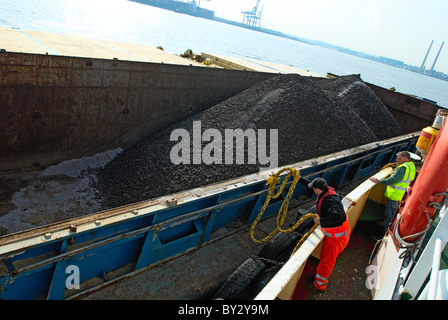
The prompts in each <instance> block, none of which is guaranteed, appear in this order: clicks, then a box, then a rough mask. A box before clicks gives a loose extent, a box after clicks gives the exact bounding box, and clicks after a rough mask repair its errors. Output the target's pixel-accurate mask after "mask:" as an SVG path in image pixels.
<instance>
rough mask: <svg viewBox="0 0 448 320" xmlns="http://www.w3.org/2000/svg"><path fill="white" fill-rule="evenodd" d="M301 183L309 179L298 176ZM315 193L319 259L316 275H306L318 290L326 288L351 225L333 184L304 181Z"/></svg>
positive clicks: (319, 180)
mask: <svg viewBox="0 0 448 320" xmlns="http://www.w3.org/2000/svg"><path fill="white" fill-rule="evenodd" d="M299 181H300V182H301V183H302V184H306V183H307V182H308V181H309V180H307V179H304V178H300V180H299ZM307 186H308V187H309V188H312V189H313V191H314V193H315V194H316V196H317V199H316V207H317V217H316V218H314V222H315V223H317V224H320V226H321V230H322V232H323V234H324V239H323V244H322V251H321V254H320V262H319V265H318V266H317V271H316V276H315V277H314V279H313V278H310V279H308V281H307V285H308V286H309V287H310V288H312V289H316V290H318V291H320V292H325V290H326V289H327V285H328V280H329V278H330V275H331V272H332V271H333V268H334V265H335V264H336V258H337V257H338V256H339V255H340V254H341V253H342V251H343V250H344V249H345V247H346V246H347V243H348V240H349V239H350V225H349V222H348V218H347V214H346V213H345V211H344V207H343V205H342V202H341V200H340V199H339V197H338V195H337V193H336V192H335V191H334V189H333V188H332V187H329V186H328V184H327V182H326V181H325V180H324V179H322V178H316V179H314V180H313V181H312V182H310V183H307Z"/></svg>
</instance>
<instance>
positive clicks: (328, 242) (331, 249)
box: [314, 219, 350, 290]
mask: <svg viewBox="0 0 448 320" xmlns="http://www.w3.org/2000/svg"><path fill="white" fill-rule="evenodd" d="M322 231H323V233H324V235H325V237H324V240H323V244H322V251H321V254H320V262H319V265H318V266H317V271H316V278H315V280H314V286H315V287H316V288H318V289H320V290H325V289H327V285H328V279H329V278H330V275H331V272H332V271H333V268H334V265H335V263H336V258H337V257H338V256H339V255H340V254H341V252H342V251H343V250H344V248H345V247H346V246H347V243H348V240H349V238H350V225H349V223H348V219H347V220H345V222H344V223H343V224H342V225H341V226H339V227H335V228H322Z"/></svg>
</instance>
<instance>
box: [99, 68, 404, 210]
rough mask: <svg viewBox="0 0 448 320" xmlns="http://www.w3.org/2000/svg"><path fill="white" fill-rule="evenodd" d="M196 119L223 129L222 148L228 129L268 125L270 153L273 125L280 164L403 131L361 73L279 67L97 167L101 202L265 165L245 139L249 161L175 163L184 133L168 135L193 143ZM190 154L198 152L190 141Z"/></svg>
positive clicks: (108, 204)
mask: <svg viewBox="0 0 448 320" xmlns="http://www.w3.org/2000/svg"><path fill="white" fill-rule="evenodd" d="M194 121H200V124H201V129H202V132H204V131H205V130H207V129H216V130H218V131H215V133H216V132H219V133H220V134H221V136H222V145H223V147H222V148H223V149H222V150H225V149H224V147H225V136H226V131H225V130H226V129H232V130H233V129H238V128H240V129H242V130H246V129H253V130H254V132H256V133H257V137H260V136H259V132H260V131H258V130H259V129H266V130H267V133H268V134H267V146H266V149H267V156H269V151H270V150H271V146H270V144H269V138H270V136H271V134H270V133H271V132H272V131H270V130H274V129H277V130H278V131H277V132H278V166H283V165H287V164H291V163H295V162H298V161H302V160H306V159H311V158H314V157H317V156H321V155H325V154H329V153H332V152H336V151H340V150H344V149H348V148H352V147H355V146H358V145H362V144H366V143H370V142H373V141H376V140H381V139H386V138H391V137H394V136H397V135H400V134H401V130H400V128H399V127H398V125H397V123H396V122H395V120H394V119H393V117H392V115H391V114H390V113H389V111H388V110H387V108H386V107H385V106H384V105H383V104H382V103H381V101H380V100H379V99H378V98H377V97H376V95H375V94H374V93H373V92H372V91H371V90H370V88H368V87H367V85H365V84H364V83H363V82H362V80H361V79H360V78H359V76H347V77H341V78H337V79H326V80H323V81H319V82H316V83H315V82H314V81H313V80H311V79H310V78H306V77H301V76H299V75H293V74H290V75H280V76H277V77H274V78H272V79H269V80H267V81H264V82H262V83H259V84H257V85H255V86H253V87H251V88H249V89H247V90H245V91H243V92H241V93H240V94H238V95H236V96H234V97H232V98H230V99H228V100H226V101H224V102H221V103H219V104H217V105H215V106H213V107H211V108H209V109H207V110H205V111H203V112H202V113H199V114H196V115H193V116H192V117H190V118H188V119H185V120H183V121H181V122H178V123H175V124H173V125H171V126H169V127H167V128H166V129H164V130H162V131H159V132H158V133H156V134H153V135H151V136H148V137H147V138H146V139H144V140H142V141H140V142H138V143H136V144H135V145H134V146H132V147H131V148H129V149H127V150H125V151H123V152H122V153H120V154H119V155H118V156H117V157H116V158H115V159H114V160H112V161H111V162H109V163H108V164H107V165H106V166H105V167H103V168H101V169H97V170H95V171H94V173H95V175H96V179H97V180H96V182H95V186H94V187H95V188H96V190H97V198H98V200H100V201H101V206H102V207H103V209H109V208H114V207H117V206H121V205H125V204H129V203H133V202H137V201H142V200H148V199H151V198H155V197H159V196H164V195H168V194H172V193H176V192H179V191H182V190H188V189H192V188H196V187H199V186H204V185H207V184H211V183H215V182H219V181H223V180H228V179H231V178H235V177H239V176H244V175H247V174H251V173H254V172H258V171H259V169H260V168H261V167H268V165H266V164H263V163H260V161H259V160H260V158H259V157H257V163H255V164H248V162H247V157H248V155H251V154H252V155H253V153H248V147H247V145H248V144H247V143H246V144H245V150H244V153H245V155H246V158H245V159H246V160H245V161H244V163H245V164H224V151H222V155H223V156H222V159H223V164H204V163H201V164H192V163H191V162H190V164H179V165H175V164H173V163H172V161H171V158H170V152H171V150H172V148H173V147H174V146H176V145H177V146H179V142H178V141H179V140H176V141H170V135H171V133H172V132H173V131H174V130H175V129H185V130H186V132H188V134H189V137H190V144H191V146H192V143H193V141H192V140H193V122H194ZM215 142H216V141H215ZM209 144H210V142H208V141H206V142H203V143H202V149H201V150H206V149H204V148H206V146H207V145H209ZM234 147H235V146H234ZM184 150H185V149H184ZM257 150H258V151H259V145H257ZM215 151H217V149H215ZM209 154H210V153H209ZM183 155H186V154H185V153H184V154H183ZM211 155H219V153H211ZM271 156H272V155H271ZM187 158H189V159H190V160H191V161H192V160H193V147H191V148H190V154H189V155H188V157H187ZM234 159H236V158H235V157H234ZM271 160H272V159H271ZM271 163H272V162H271Z"/></svg>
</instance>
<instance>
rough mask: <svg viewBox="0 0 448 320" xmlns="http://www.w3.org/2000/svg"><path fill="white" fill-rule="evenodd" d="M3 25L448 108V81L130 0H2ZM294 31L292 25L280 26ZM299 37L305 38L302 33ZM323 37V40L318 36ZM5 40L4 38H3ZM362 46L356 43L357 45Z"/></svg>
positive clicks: (1, 15)
mask: <svg viewBox="0 0 448 320" xmlns="http://www.w3.org/2000/svg"><path fill="white" fill-rule="evenodd" d="M0 25H1V26H9V27H16V28H22V29H28V30H38V31H45V32H52V33H60V34H69V35H76V36H83V37H87V38H94V39H99V40H114V41H119V42H126V43H134V44H141V45H147V46H152V47H157V46H162V47H163V48H164V50H165V51H168V52H171V53H175V54H181V53H183V52H185V50H187V49H192V50H193V52H195V53H201V52H208V53H215V54H224V55H231V56H235V57H248V58H254V59H258V60H262V61H270V62H277V63H282V64H286V65H292V66H294V67H297V68H300V69H304V70H309V71H310V72H313V73H318V74H321V75H326V74H327V73H334V74H338V75H347V74H360V75H361V78H362V79H363V80H364V81H365V82H369V83H373V84H376V85H379V86H381V87H384V88H391V87H395V89H396V90H397V91H398V92H401V93H406V94H411V95H414V96H418V97H421V98H426V99H429V100H432V101H436V102H437V104H438V105H439V106H443V107H446V108H448V82H447V81H443V80H440V79H436V78H431V77H428V76H425V75H422V74H418V73H414V72H411V71H408V70H404V69H400V68H395V67H392V66H388V65H385V64H382V63H378V62H375V61H371V60H367V59H363V58H359V57H356V56H352V55H348V54H345V53H342V52H339V51H335V50H331V49H327V48H323V47H319V46H316V45H310V44H307V43H303V42H300V41H294V40H291V39H286V38H282V37H278V36H274V35H269V34H265V33H261V32H257V31H253V30H249V29H244V28H240V27H236V26H232V25H228V24H224V23H219V22H216V21H212V20H207V19H202V18H197V17H192V16H189V15H185V14H180V13H175V12H172V11H167V10H163V9H160V8H155V7H151V6H147V5H143V4H140V3H136V2H132V1H127V0H64V1H61V0H40V1H36V0H13V1H11V0H0ZM280 31H282V32H284V33H288V32H287V30H280ZM296 36H299V37H300V34H297V35H296ZM314 40H319V39H314ZM0 42H1V39H0ZM354 49H356V48H354Z"/></svg>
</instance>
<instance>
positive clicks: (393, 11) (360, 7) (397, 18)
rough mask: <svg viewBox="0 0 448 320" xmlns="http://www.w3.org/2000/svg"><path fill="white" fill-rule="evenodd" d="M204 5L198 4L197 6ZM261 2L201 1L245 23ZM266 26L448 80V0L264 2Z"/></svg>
mask: <svg viewBox="0 0 448 320" xmlns="http://www.w3.org/2000/svg"><path fill="white" fill-rule="evenodd" d="M196 1H198V0H196ZM256 3H257V0H209V1H207V0H201V2H200V6H201V7H203V8H207V9H211V10H213V11H215V16H218V17H221V18H224V19H229V20H234V21H239V22H242V20H243V14H242V13H241V11H250V10H252V8H253V7H254V6H255V5H256ZM262 7H263V12H262V16H261V26H262V27H264V28H268V29H273V30H278V31H281V32H283V33H287V34H291V35H295V36H299V37H303V38H308V39H313V40H320V41H325V42H328V43H331V44H334V45H339V46H342V47H345V48H349V49H352V50H356V51H361V52H364V53H368V54H372V55H376V56H384V57H388V58H391V59H397V60H401V61H404V62H405V63H407V64H411V65H415V66H420V65H421V64H422V62H423V59H424V57H425V55H426V52H427V50H428V48H429V45H430V44H431V41H432V40H434V43H433V45H432V48H431V51H430V53H429V55H428V58H427V60H426V64H425V65H426V68H427V69H430V68H431V66H432V64H433V62H434V59H435V57H436V55H437V53H438V51H439V49H440V46H441V45H442V42H443V41H445V42H447V43H445V44H444V46H443V49H442V51H441V53H440V56H439V59H438V61H437V64H436V66H435V69H436V70H437V71H442V72H444V73H446V74H448V1H447V0H426V1H422V0H369V1H367V0H260V6H259V8H260V9H261V8H262Z"/></svg>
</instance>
